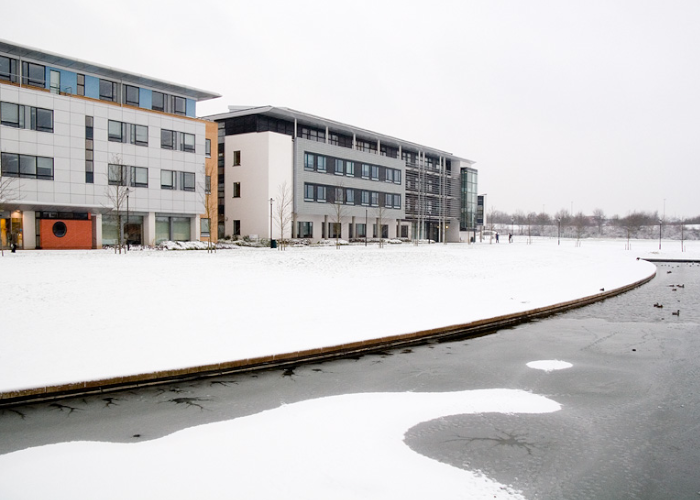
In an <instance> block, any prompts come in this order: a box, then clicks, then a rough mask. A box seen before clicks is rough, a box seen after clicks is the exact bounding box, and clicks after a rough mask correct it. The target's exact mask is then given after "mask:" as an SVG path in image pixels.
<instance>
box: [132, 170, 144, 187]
mask: <svg viewBox="0 0 700 500" xmlns="http://www.w3.org/2000/svg"><path fill="white" fill-rule="evenodd" d="M131 185H132V186H133V187H148V169H147V168H145V167H131Z"/></svg>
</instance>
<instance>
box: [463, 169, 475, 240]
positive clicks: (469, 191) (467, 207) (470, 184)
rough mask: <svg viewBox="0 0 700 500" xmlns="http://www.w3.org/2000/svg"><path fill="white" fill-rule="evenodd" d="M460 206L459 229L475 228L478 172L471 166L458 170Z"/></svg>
mask: <svg viewBox="0 0 700 500" xmlns="http://www.w3.org/2000/svg"><path fill="white" fill-rule="evenodd" d="M460 177H461V179H460V181H461V182H460V191H461V193H460V194H461V196H460V198H461V200H462V203H461V206H460V217H459V229H460V230H461V231H469V230H473V229H476V199H477V189H478V172H477V171H476V170H474V169H472V168H463V169H462V170H461V172H460Z"/></svg>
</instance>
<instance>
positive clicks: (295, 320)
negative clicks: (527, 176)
mask: <svg viewBox="0 0 700 500" xmlns="http://www.w3.org/2000/svg"><path fill="white" fill-rule="evenodd" d="M626 243H627V242H626V240H625V241H622V240H611V241H595V240H585V241H583V242H582V244H581V246H580V247H576V246H575V244H574V242H573V241H568V240H567V241H564V242H562V244H561V245H559V246H558V245H557V242H556V240H554V239H551V240H550V239H543V240H535V241H534V244H532V245H526V244H525V242H524V240H521V241H518V240H517V239H516V242H515V243H514V244H511V245H509V244H507V243H500V244H495V243H494V244H488V243H483V244H477V245H467V244H454V245H420V246H415V245H410V244H403V245H387V246H386V247H384V248H382V249H380V248H378V247H376V246H374V247H372V246H369V247H364V246H349V247H342V248H340V249H336V248H334V247H330V248H328V247H325V248H290V249H288V250H286V251H278V250H272V249H260V248H240V249H232V250H221V251H219V252H217V253H215V254H208V253H206V252H204V251H138V252H136V251H132V252H129V253H128V254H126V255H116V254H114V253H113V252H111V251H107V250H94V251H54V252H49V251H32V252H19V253H16V254H10V253H7V252H6V253H5V257H2V258H0V280H1V283H2V284H1V285H0V303H2V304H3V309H4V311H5V314H3V320H2V322H0V332H2V333H1V334H0V392H7V391H10V390H19V389H26V388H35V387H45V386H53V385H59V384H65V383H71V382H81V381H85V380H98V379H104V378H110V377H116V376H122V375H132V374H139V373H150V372H154V371H160V370H170V369H177V368H184V367H191V366H200V365H206V364H211V363H217V362H227V361H234V360H241V359H249V358H255V357H259V356H266V355H271V354H280V353H289V352H296V351H301V350H306V349H312V348H317V347H324V346H332V345H337V344H344V343H348V342H354V341H358V340H365V339H371V338H378V337H385V336H389V335H395V334H402V333H410V332H417V331H422V330H428V329H432V328H436V327H441V326H449V325H456V324H462V323H467V322H470V321H474V320H479V319H484V318H491V317H495V316H498V315H503V314H509V313H515V312H519V311H525V310H529V309H534V308H537V307H542V306H547V305H551V304H555V303H559V302H563V301H567V300H571V299H576V298H580V297H584V296H589V295H593V294H596V293H598V292H599V291H600V289H601V288H604V289H605V290H612V289H614V288H617V287H620V286H623V285H626V284H629V283H632V282H634V281H637V280H640V279H643V278H645V277H647V276H649V275H650V274H651V273H653V272H654V266H653V265H652V264H649V263H647V262H644V261H638V260H636V257H638V256H655V257H661V256H664V257H677V258H692V256H693V255H695V256H696V257H698V256H699V254H700V252H699V251H698V250H700V243H696V244H694V245H692V246H691V245H688V247H687V251H686V252H684V253H680V243H677V242H664V250H663V251H662V252H659V251H658V241H656V242H653V241H648V240H647V241H643V240H640V241H634V242H633V244H632V250H631V251H628V250H625V245H626ZM694 243H695V242H694ZM676 246H677V247H678V248H677V249H675V247H676Z"/></svg>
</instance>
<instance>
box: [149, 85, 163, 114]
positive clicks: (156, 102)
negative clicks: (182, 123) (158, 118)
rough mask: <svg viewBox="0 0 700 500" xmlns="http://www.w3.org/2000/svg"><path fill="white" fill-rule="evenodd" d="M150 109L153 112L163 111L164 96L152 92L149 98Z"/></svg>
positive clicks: (160, 93)
mask: <svg viewBox="0 0 700 500" xmlns="http://www.w3.org/2000/svg"><path fill="white" fill-rule="evenodd" d="M151 109H152V110H154V111H165V94H163V93H162V92H156V91H155V90H154V91H153V97H152V98H151Z"/></svg>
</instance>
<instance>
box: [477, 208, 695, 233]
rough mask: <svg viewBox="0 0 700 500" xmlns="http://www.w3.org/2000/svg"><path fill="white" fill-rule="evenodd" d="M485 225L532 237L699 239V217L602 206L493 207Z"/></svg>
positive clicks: (501, 230) (504, 231)
mask: <svg viewBox="0 0 700 500" xmlns="http://www.w3.org/2000/svg"><path fill="white" fill-rule="evenodd" d="M486 228H487V229H491V228H493V229H495V230H497V231H500V232H501V233H511V232H512V233H513V234H514V235H526V236H527V235H531V236H557V235H559V234H561V236H562V237H573V238H595V237H606V238H628V237H629V238H642V239H643V238H658V237H659V232H661V235H662V237H663V238H671V239H681V238H683V239H687V240H697V239H700V216H695V217H691V218H688V219H679V218H666V219H663V217H660V216H659V214H658V212H636V211H635V212H632V213H630V214H628V215H626V216H624V217H620V216H619V215H617V214H616V215H612V216H610V217H607V216H606V215H605V212H604V211H603V210H602V209H595V210H593V213H592V214H584V213H583V212H578V213H576V214H571V213H570V212H569V211H568V210H566V209H562V210H559V211H558V212H556V213H555V214H554V215H550V214H548V213H545V212H540V213H535V212H530V213H525V212H522V211H516V212H515V213H512V214H509V213H507V212H502V211H500V210H495V209H492V210H491V211H489V212H488V213H487V217H486Z"/></svg>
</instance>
